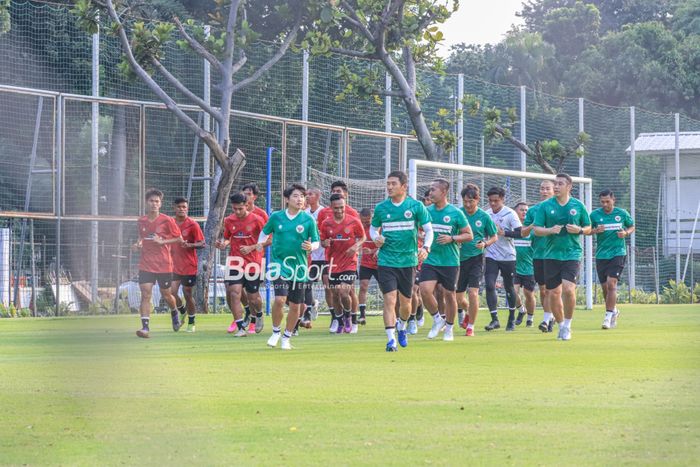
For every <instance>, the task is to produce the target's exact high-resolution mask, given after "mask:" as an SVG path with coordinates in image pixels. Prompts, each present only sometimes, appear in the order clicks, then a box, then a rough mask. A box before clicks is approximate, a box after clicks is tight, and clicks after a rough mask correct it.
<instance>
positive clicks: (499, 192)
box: [486, 186, 506, 198]
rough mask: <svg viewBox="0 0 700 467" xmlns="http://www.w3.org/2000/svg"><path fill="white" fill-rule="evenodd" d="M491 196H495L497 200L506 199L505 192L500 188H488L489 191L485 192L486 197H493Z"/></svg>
mask: <svg viewBox="0 0 700 467" xmlns="http://www.w3.org/2000/svg"><path fill="white" fill-rule="evenodd" d="M493 195H496V196H498V197H499V198H505V197H506V190H504V189H503V188H501V187H497V186H492V187H491V188H489V191H488V192H486V196H493Z"/></svg>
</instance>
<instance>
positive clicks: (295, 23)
mask: <svg viewBox="0 0 700 467" xmlns="http://www.w3.org/2000/svg"><path fill="white" fill-rule="evenodd" d="M144 5H145V6H146V7H148V4H143V3H140V2H133V4H132V2H130V1H128V0H122V1H117V0H77V1H76V3H75V7H74V10H73V11H74V12H75V14H76V15H77V16H78V17H79V20H80V22H81V24H82V26H83V27H84V28H85V29H86V30H87V31H88V32H90V33H94V32H96V31H97V30H98V28H99V24H100V18H103V19H105V21H103V22H104V23H105V24H106V27H105V28H104V29H107V30H109V31H111V33H113V34H114V35H116V36H117V37H118V38H119V41H120V43H121V46H122V50H123V53H124V55H123V60H122V63H121V65H120V68H121V69H122V71H123V72H124V73H126V74H128V75H130V76H132V77H134V78H138V79H139V80H141V81H142V82H144V83H145V84H146V85H147V86H148V88H149V89H150V90H151V91H152V92H153V93H154V94H156V96H158V98H159V99H160V100H161V101H162V102H163V103H164V104H165V106H166V107H167V109H168V110H169V111H170V112H172V113H173V114H174V115H175V117H176V118H177V119H178V120H179V121H180V122H181V123H182V124H183V125H184V126H185V127H186V128H188V129H189V130H190V131H192V132H193V133H194V134H195V135H196V136H197V137H198V138H199V139H200V140H201V141H202V142H203V143H204V144H206V145H207V147H208V148H209V149H210V150H211V154H212V155H213V158H214V160H215V162H216V175H215V177H214V181H213V183H212V192H211V199H212V203H211V206H212V207H211V209H210V211H209V214H208V216H207V221H206V225H205V229H204V236H205V240H206V247H205V248H204V249H203V250H200V254H199V266H198V281H197V283H198V294H197V298H198V302H199V303H198V305H199V307H200V309H203V310H206V308H207V300H208V297H207V291H208V287H206V284H208V283H209V277H210V274H211V270H212V267H213V261H214V255H213V254H212V253H213V248H214V243H215V240H216V239H217V238H218V237H219V236H220V234H221V228H222V223H223V219H224V216H225V213H226V206H227V201H228V196H229V193H230V191H231V188H232V186H233V184H234V182H235V181H236V179H237V178H238V175H239V173H240V171H241V170H242V168H243V166H244V165H245V156H244V154H243V153H242V152H241V151H240V150H236V151H232V150H231V148H230V142H231V135H230V122H231V112H230V109H231V101H232V97H233V95H234V93H236V92H239V91H241V90H242V89H244V88H246V87H247V86H249V85H250V84H251V83H253V82H255V81H256V80H257V79H258V78H260V77H261V76H262V75H263V74H264V73H265V72H266V71H268V70H269V69H270V68H271V67H272V66H273V65H274V64H275V63H277V62H278V61H279V60H280V59H281V58H282V57H283V56H284V54H285V53H286V52H287V50H288V49H289V47H290V45H291V44H292V43H293V42H294V41H295V40H296V39H297V37H298V35H299V34H300V31H301V29H302V25H303V24H304V22H305V21H306V20H307V19H308V13H309V11H310V10H309V9H308V8H306V1H305V0H293V1H291V2H290V1H287V2H282V1H273V0H269V1H256V2H255V5H254V8H251V9H250V10H249V8H248V7H249V6H252V5H248V2H247V1H245V0H215V6H214V8H213V9H212V10H211V11H209V20H210V21H209V23H210V24H211V30H210V32H209V34H205V30H204V27H202V26H201V25H198V24H196V23H195V22H194V21H192V20H190V21H186V22H185V23H183V22H181V20H180V19H179V18H178V17H177V16H174V17H173V18H172V21H173V22H172V23H165V22H159V21H154V22H148V23H147V22H145V21H143V20H141V19H140V18H142V17H143V14H144V13H147V11H146V12H144ZM249 13H250V16H251V17H255V18H256V20H257V21H258V22H259V23H262V24H264V25H265V26H266V27H265V31H266V33H267V34H268V36H273V37H274V39H275V40H276V43H277V51H276V53H275V54H274V55H273V56H272V57H270V59H269V60H267V62H265V63H264V64H262V65H261V66H260V67H258V68H257V69H255V70H253V71H251V72H250V74H249V75H248V76H245V77H243V78H241V79H239V80H236V79H234V78H236V77H237V73H239V71H240V70H241V69H242V68H243V67H244V65H245V64H246V62H247V60H248V55H247V50H248V49H249V47H250V45H251V44H252V43H253V42H255V41H256V40H257V39H258V38H259V37H260V33H259V32H257V31H256V30H255V28H254V26H253V24H251V22H250V21H249V20H248V17H249ZM272 24H274V25H276V26H277V27H278V29H277V30H276V31H275V32H274V33H273V31H271V30H270V29H268V26H270V25H272ZM175 29H177V31H178V33H179V40H178V41H177V43H178V44H179V45H180V47H181V48H183V49H185V50H188V51H190V52H192V53H195V54H197V55H198V56H199V57H201V58H202V59H203V60H206V61H208V62H209V63H210V64H211V68H212V72H213V75H214V76H215V77H218V78H219V82H218V84H217V85H216V91H217V92H218V95H219V100H218V106H215V105H211V104H210V103H208V102H206V101H205V100H204V99H203V98H202V97H200V96H197V95H196V94H195V93H194V92H193V91H192V90H190V89H189V88H187V87H186V86H185V85H184V84H182V82H181V81H180V80H179V79H178V78H177V77H176V76H174V75H173V74H172V73H171V72H170V70H168V69H167V68H166V67H165V66H164V65H163V56H164V52H163V45H164V44H165V43H166V42H168V41H170V40H171V39H172V38H173V35H174V33H175ZM156 75H157V76H158V77H160V78H161V79H164V80H165V81H167V83H169V84H170V85H171V86H172V87H174V88H175V89H176V90H177V91H178V92H179V93H181V94H182V95H183V96H185V97H186V98H187V100H188V101H189V102H190V103H192V104H194V105H196V106H197V107H199V109H201V111H202V112H203V113H204V114H205V115H207V116H209V117H210V118H211V119H213V121H214V123H215V125H214V126H215V128H217V129H218V131H217V132H216V133H214V132H212V131H207V130H205V129H204V127H203V126H202V125H200V124H198V123H197V122H196V121H195V120H193V119H192V118H191V117H190V116H189V115H188V114H187V113H185V112H184V111H183V110H182V109H181V108H180V107H178V103H177V102H176V101H175V98H173V96H171V95H170V94H168V93H167V92H166V91H165V90H164V89H163V87H162V86H161V85H160V84H159V82H158V81H157V80H156V78H155V77H154V76H156Z"/></svg>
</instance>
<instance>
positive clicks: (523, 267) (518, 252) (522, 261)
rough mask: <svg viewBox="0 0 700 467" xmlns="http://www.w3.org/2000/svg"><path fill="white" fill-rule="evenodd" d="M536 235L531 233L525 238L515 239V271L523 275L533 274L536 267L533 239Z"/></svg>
mask: <svg viewBox="0 0 700 467" xmlns="http://www.w3.org/2000/svg"><path fill="white" fill-rule="evenodd" d="M534 237H535V236H534V235H533V234H532V233H530V235H528V236H527V237H525V238H516V239H513V244H514V245H515V273H516V274H520V275H521V276H532V275H533V274H535V269H534V268H533V267H532V251H533V249H532V240H533V238H534Z"/></svg>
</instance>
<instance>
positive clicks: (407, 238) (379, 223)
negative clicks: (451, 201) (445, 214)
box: [372, 196, 430, 268]
mask: <svg viewBox="0 0 700 467" xmlns="http://www.w3.org/2000/svg"><path fill="white" fill-rule="evenodd" d="M429 222H430V214H428V210H427V209H426V208H425V206H423V203H420V202H418V201H416V200H415V199H413V198H411V197H410V196H407V197H406V198H405V199H404V200H403V201H402V202H401V204H399V205H398V206H397V205H395V204H394V203H393V202H392V201H391V198H387V199H385V200H384V201H382V202H381V203H379V204H378V205H377V206H376V207H375V208H374V215H373V216H372V225H373V226H374V227H375V228H380V227H381V229H382V232H381V234H382V236H384V245H382V247H381V248H380V249H379V253H378V255H377V264H378V265H379V266H385V267H391V268H408V267H415V266H417V265H418V227H419V226H421V225H425V224H427V223H429Z"/></svg>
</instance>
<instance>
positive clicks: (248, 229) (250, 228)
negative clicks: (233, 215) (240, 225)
mask: <svg viewBox="0 0 700 467" xmlns="http://www.w3.org/2000/svg"><path fill="white" fill-rule="evenodd" d="M245 229H246V230H247V231H248V232H250V231H251V230H253V226H252V225H246V226H245Z"/></svg>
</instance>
